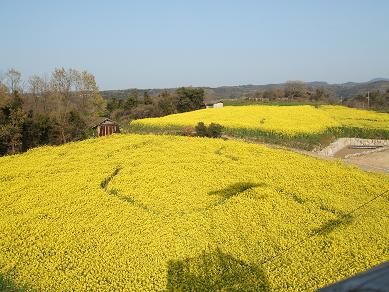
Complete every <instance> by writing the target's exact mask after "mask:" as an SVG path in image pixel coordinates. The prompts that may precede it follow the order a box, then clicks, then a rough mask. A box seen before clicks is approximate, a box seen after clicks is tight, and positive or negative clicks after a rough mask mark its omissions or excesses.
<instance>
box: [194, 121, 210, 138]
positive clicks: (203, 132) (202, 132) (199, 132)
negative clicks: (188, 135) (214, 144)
mask: <svg viewBox="0 0 389 292" xmlns="http://www.w3.org/2000/svg"><path fill="white" fill-rule="evenodd" d="M195 131H196V136H199V137H207V136H208V131H207V126H206V125H205V124H204V123H203V122H199V123H198V124H197V125H196V127H195Z"/></svg>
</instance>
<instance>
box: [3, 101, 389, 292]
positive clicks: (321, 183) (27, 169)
mask: <svg viewBox="0 0 389 292" xmlns="http://www.w3.org/2000/svg"><path fill="white" fill-rule="evenodd" d="M250 109H252V110H253V111H255V109H256V108H255V107H253V108H250ZM335 109H336V108H335ZM335 109H333V110H330V112H333V111H334V110H335ZM224 110H225V111H226V112H228V111H229V110H230V108H226V109H224ZM238 110H239V109H238ZM282 110H283V109H282V108H280V111H282ZM306 110H307V111H308V112H311V113H312V115H313V117H314V118H319V117H321V116H322V117H323V120H324V121H328V123H334V122H333V120H332V118H331V117H328V115H326V113H325V112H326V111H325V110H323V111H317V110H316V109H314V108H311V107H308V108H307V109H306ZM200 112H202V111H200ZM209 112H212V111H209ZM215 112H218V110H216V111H215ZM196 114H197V113H196ZM279 114H280V115H281V112H280V113H279ZM264 116H265V115H264ZM265 117H266V118H267V119H269V121H272V118H271V116H270V114H269V116H267V115H266V116H265ZM258 118H259V117H258ZM274 123H275V124H274V125H276V124H277V123H276V120H275V122H274ZM299 127H300V128H301V129H307V128H309V127H310V126H309V124H305V126H302V125H300V126H299ZM310 129H312V130H314V128H310ZM388 188H389V179H388V177H387V176H384V175H378V174H371V173H367V172H363V171H361V170H359V169H357V168H355V167H351V166H346V165H344V164H342V163H340V162H331V161H323V160H319V159H315V158H312V157H308V156H304V155H301V154H297V153H294V152H289V151H285V150H278V149H271V148H268V147H265V146H260V145H255V144H246V143H243V142H238V141H223V140H221V139H208V138H189V137H178V136H152V135H114V136H110V137H103V138H98V139H90V140H86V141H83V142H77V143H69V144H66V145H63V146H58V147H41V148H36V149H32V150H30V151H28V152H27V153H25V154H20V155H14V156H7V157H2V158H0V274H2V275H3V276H4V277H7V278H9V279H10V280H12V281H14V282H15V283H16V285H21V286H23V285H24V286H25V287H27V288H29V289H33V290H38V291H115V290H117V291H153V290H156V291H161V290H171V291H177V290H188V289H190V288H192V289H193V290H199V289H204V290H223V289H224V290H246V291H249V290H252V291H260V290H263V291H271V290H277V291H312V290H314V289H316V288H319V287H322V286H324V285H327V284H329V283H331V282H333V281H336V280H339V279H341V278H344V277H347V276H350V275H353V274H355V273H357V272H360V271H363V270H365V269H367V268H369V267H372V266H374V265H376V264H378V263H381V262H383V261H385V260H388V259H389V213H388V210H389V199H388V196H386V197H385V196H383V197H379V198H377V199H375V200H373V201H372V202H371V203H369V204H368V205H366V206H365V207H363V208H360V209H358V210H357V211H355V212H352V213H351V214H349V213H350V212H351V211H352V210H354V209H355V208H357V207H358V206H360V205H362V204H364V203H365V202H367V201H369V200H371V199H373V198H374V197H375V196H377V195H378V194H381V193H382V192H384V191H385V190H387V189H388Z"/></svg>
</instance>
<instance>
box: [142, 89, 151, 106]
mask: <svg viewBox="0 0 389 292" xmlns="http://www.w3.org/2000/svg"><path fill="white" fill-rule="evenodd" d="M143 103H144V104H153V100H152V99H151V97H150V94H149V91H148V90H145V91H144V92H143Z"/></svg>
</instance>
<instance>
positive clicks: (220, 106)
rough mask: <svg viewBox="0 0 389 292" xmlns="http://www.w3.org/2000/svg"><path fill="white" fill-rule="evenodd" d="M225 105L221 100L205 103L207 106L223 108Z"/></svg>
mask: <svg viewBox="0 0 389 292" xmlns="http://www.w3.org/2000/svg"><path fill="white" fill-rule="evenodd" d="M222 107H223V102H221V101H219V102H216V103H207V104H206V105H205V108H222Z"/></svg>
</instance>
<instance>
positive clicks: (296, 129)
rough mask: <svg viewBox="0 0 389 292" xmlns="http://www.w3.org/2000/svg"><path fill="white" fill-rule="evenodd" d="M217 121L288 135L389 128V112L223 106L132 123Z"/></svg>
mask: <svg viewBox="0 0 389 292" xmlns="http://www.w3.org/2000/svg"><path fill="white" fill-rule="evenodd" d="M198 122H204V123H206V124H209V123H212V122H213V123H219V124H221V125H223V126H224V127H225V128H226V129H227V130H230V131H232V130H246V131H255V130H257V131H264V132H272V133H278V134H282V135H287V136H295V135H301V134H319V133H322V132H324V131H326V130H328V129H331V128H339V127H356V128H362V129H365V128H367V129H382V130H386V131H389V115H388V114H385V113H377V112H372V111H367V110H360V109H352V108H347V107H343V106H328V105H323V106H319V107H314V106H311V105H303V106H269V105H252V106H226V107H224V108H211V109H202V110H197V111H192V112H187V113H180V114H173V115H169V116H165V117H160V118H146V119H141V120H137V121H134V122H132V123H131V125H132V126H134V127H137V128H142V127H145V128H147V127H149V128H150V127H157V128H158V127H159V128H171V127H194V126H195V125H196V124H197V123H198Z"/></svg>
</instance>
